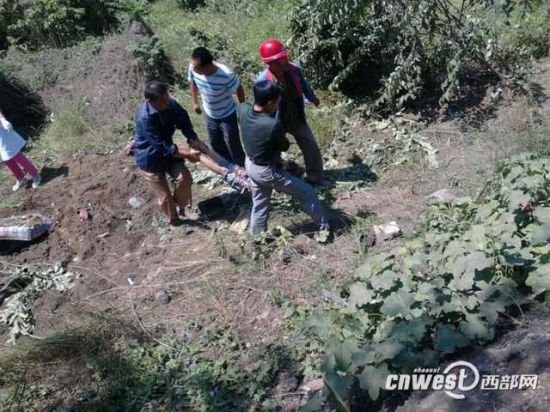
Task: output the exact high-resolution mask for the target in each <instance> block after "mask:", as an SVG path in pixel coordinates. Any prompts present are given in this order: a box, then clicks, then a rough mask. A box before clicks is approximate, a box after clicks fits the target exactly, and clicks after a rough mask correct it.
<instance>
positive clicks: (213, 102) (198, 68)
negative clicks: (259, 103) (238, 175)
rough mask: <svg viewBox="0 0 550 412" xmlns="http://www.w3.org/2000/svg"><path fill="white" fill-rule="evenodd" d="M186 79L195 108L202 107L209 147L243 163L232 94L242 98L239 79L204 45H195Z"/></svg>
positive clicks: (242, 164)
mask: <svg viewBox="0 0 550 412" xmlns="http://www.w3.org/2000/svg"><path fill="white" fill-rule="evenodd" d="M188 80H189V83H190V89H191V96H192V97H193V108H194V110H195V112H196V113H198V114H201V113H202V112H203V111H204V117H205V123H206V129H207V130H208V135H209V138H210V145H211V146H212V149H214V151H215V152H216V153H218V154H219V155H220V156H222V157H224V158H226V159H228V160H231V161H232V162H233V163H236V164H238V165H239V166H241V167H243V166H244V152H243V148H242V145H241V140H240V137H239V127H238V125H237V114H236V110H237V104H236V102H235V99H234V98H233V94H237V98H238V99H239V102H240V103H243V102H244V90H243V88H242V86H241V84H240V82H239V79H238V78H237V76H236V75H235V74H234V73H233V72H232V71H231V70H230V69H229V68H228V67H227V66H225V65H223V64H221V63H218V62H215V61H214V58H213V57H212V54H211V53H210V52H209V51H208V50H207V49H206V48H204V47H197V48H196V49H195V50H193V54H192V55H191V64H190V65H189V74H188ZM199 93H200V96H201V100H202V108H201V105H200V104H199Z"/></svg>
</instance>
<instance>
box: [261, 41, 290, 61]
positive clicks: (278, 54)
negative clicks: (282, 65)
mask: <svg viewBox="0 0 550 412" xmlns="http://www.w3.org/2000/svg"><path fill="white" fill-rule="evenodd" d="M259 50H260V57H261V58H262V61H263V62H264V63H267V62H270V61H273V60H278V59H280V58H282V57H286V56H288V50H287V49H286V48H285V46H283V43H281V41H280V40H279V39H266V40H264V41H263V42H261V43H260V47H259Z"/></svg>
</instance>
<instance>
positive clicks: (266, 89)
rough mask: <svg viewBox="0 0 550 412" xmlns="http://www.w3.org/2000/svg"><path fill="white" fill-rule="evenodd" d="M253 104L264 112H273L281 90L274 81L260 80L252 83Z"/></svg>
mask: <svg viewBox="0 0 550 412" xmlns="http://www.w3.org/2000/svg"><path fill="white" fill-rule="evenodd" d="M253 91H254V105H255V106H259V107H261V108H262V111H263V112H265V113H269V114H271V113H275V112H276V111H277V108H278V106H279V100H280V99H281V93H282V90H281V88H280V87H279V86H277V85H276V84H275V83H272V82H270V81H268V80H262V81H259V82H256V83H255V84H254V88H253Z"/></svg>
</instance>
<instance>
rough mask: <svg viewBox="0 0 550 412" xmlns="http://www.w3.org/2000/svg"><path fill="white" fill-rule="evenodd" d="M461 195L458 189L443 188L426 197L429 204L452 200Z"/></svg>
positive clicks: (425, 199)
mask: <svg viewBox="0 0 550 412" xmlns="http://www.w3.org/2000/svg"><path fill="white" fill-rule="evenodd" d="M458 197H460V193H459V191H458V190H457V189H441V190H438V191H437V192H434V193H432V194H431V195H428V196H426V197H425V198H424V201H425V202H426V204H427V205H435V204H438V203H444V202H452V201H453V200H455V199H457V198H458Z"/></svg>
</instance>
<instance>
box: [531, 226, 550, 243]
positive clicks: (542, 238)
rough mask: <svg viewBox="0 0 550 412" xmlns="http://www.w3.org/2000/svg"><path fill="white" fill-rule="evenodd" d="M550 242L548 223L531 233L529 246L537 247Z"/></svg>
mask: <svg viewBox="0 0 550 412" xmlns="http://www.w3.org/2000/svg"><path fill="white" fill-rule="evenodd" d="M549 240H550V223H544V224H542V225H540V226H539V227H537V228H536V229H535V230H533V232H531V245H533V246H538V245H543V244H545V243H548V241H549Z"/></svg>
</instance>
